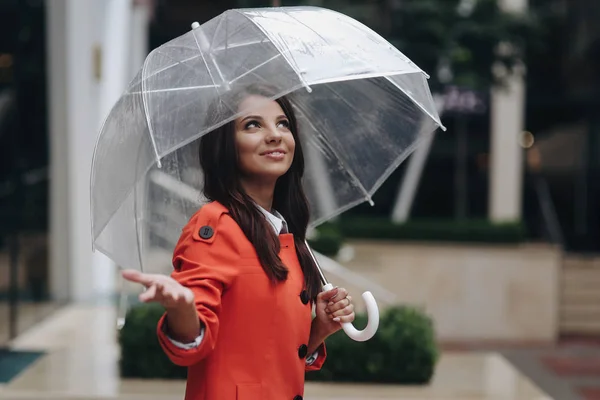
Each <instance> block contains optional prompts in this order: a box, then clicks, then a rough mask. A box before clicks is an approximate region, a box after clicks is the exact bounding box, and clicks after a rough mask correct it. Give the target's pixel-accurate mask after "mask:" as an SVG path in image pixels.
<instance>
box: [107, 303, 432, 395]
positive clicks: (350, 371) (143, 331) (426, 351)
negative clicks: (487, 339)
mask: <svg viewBox="0 0 600 400" xmlns="http://www.w3.org/2000/svg"><path fill="white" fill-rule="evenodd" d="M162 313H163V309H162V308H161V307H160V306H156V305H154V304H142V305H138V306H136V307H133V308H132V309H131V310H130V311H129V312H128V314H127V318H126V323H125V326H124V327H123V328H122V329H121V332H120V334H119V344H120V346H121V360H120V367H121V376H122V377H124V378H143V379H184V378H185V377H186V369H185V368H182V367H178V366H176V365H174V364H172V363H171V362H170V361H169V359H168V358H167V357H166V356H165V355H164V353H163V351H162V349H161V348H160V345H159V344H158V340H157V338H156V325H157V323H158V320H159V319H160V316H161V315H162ZM365 325H366V316H365V315H362V314H359V315H357V319H356V321H355V326H356V327H357V328H362V327H364V326H365ZM326 345H327V352H328V358H327V361H326V362H325V365H324V367H323V369H322V370H321V371H318V372H312V373H309V374H307V379H309V380H317V381H340V382H342V381H354V382H387V383H399V384H424V383H427V382H429V380H430V379H431V377H432V376H433V373H434V370H435V364H436V362H437V359H438V348H437V345H436V340H435V334H434V329H433V324H432V321H431V319H430V318H429V317H427V316H426V315H424V314H423V313H421V312H420V311H418V310H416V309H414V308H410V307H395V308H391V309H389V310H387V311H385V312H384V313H382V315H381V319H380V325H379V330H378V332H377V333H376V334H375V336H374V337H373V338H372V339H371V340H369V341H367V342H362V343H359V342H355V341H353V340H351V339H349V338H348V337H347V336H346V335H345V334H344V333H343V332H342V331H340V332H338V333H336V334H334V335H332V336H331V337H330V338H328V339H327V341H326Z"/></svg>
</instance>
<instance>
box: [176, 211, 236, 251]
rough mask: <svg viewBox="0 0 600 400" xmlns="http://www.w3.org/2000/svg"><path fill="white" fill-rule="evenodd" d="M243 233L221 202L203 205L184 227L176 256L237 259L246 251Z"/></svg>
mask: <svg viewBox="0 0 600 400" xmlns="http://www.w3.org/2000/svg"><path fill="white" fill-rule="evenodd" d="M244 239H245V236H244V233H243V232H242V230H241V229H240V227H239V225H238V224H237V223H236V222H235V221H234V220H233V218H231V216H230V215H229V210H228V209H227V208H226V207H225V206H224V205H222V204H221V203H219V202H216V201H213V202H210V203H207V204H205V205H203V206H202V207H201V208H200V209H199V210H198V211H196V213H194V215H192V217H191V218H190V219H189V221H188V223H187V224H186V225H185V226H184V227H183V229H182V231H181V236H180V238H179V241H178V243H177V245H176V246H175V250H174V252H173V256H174V257H177V256H184V257H189V256H193V257H195V256H199V255H202V257H203V258H205V259H208V258H211V255H212V256H213V257H214V256H215V255H218V256H219V258H223V257H224V258H228V259H229V261H234V260H235V259H236V258H239V257H240V256H241V254H242V253H243V252H244V251H243V250H244V249H243V248H244V247H245V246H243V243H244Z"/></svg>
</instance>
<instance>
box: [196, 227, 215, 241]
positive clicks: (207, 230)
mask: <svg viewBox="0 0 600 400" xmlns="http://www.w3.org/2000/svg"><path fill="white" fill-rule="evenodd" d="M213 233H214V231H213V228H211V227H210V226H208V225H204V226H203V227H202V228H200V230H199V231H198V235H200V237H201V238H202V239H210V238H211V237H212V235H213Z"/></svg>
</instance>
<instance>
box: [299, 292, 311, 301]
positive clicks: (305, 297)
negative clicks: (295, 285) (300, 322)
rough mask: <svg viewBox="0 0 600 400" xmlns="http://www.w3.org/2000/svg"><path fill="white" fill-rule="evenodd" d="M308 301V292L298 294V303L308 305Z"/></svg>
mask: <svg viewBox="0 0 600 400" xmlns="http://www.w3.org/2000/svg"><path fill="white" fill-rule="evenodd" d="M308 300H310V299H309V298H308V292H307V291H306V290H303V291H302V292H300V301H302V304H308Z"/></svg>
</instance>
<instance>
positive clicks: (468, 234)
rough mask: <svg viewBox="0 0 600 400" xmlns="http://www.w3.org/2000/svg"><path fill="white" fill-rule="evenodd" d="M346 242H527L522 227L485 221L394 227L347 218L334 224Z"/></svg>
mask: <svg viewBox="0 0 600 400" xmlns="http://www.w3.org/2000/svg"><path fill="white" fill-rule="evenodd" d="M337 224H338V226H339V230H340V231H341V234H342V235H343V236H344V237H345V238H355V239H357V238H361V239H387V240H418V241H441V242H473V243H519V242H523V241H524V240H525V239H526V230H525V227H524V225H523V224H522V223H520V222H514V223H502V224H496V223H493V222H491V221H487V220H463V221H454V220H411V221H407V222H405V223H402V224H396V223H394V222H392V221H391V220H390V219H388V218H377V217H346V218H342V219H340V221H339V222H337Z"/></svg>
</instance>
